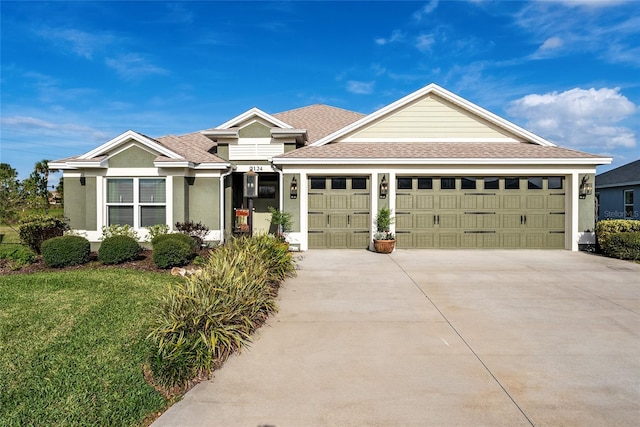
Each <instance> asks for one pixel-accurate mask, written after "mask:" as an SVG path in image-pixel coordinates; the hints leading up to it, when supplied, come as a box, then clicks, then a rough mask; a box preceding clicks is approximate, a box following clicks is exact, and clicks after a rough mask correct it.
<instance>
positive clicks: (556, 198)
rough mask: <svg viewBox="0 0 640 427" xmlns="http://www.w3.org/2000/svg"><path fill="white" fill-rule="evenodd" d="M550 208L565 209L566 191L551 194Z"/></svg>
mask: <svg viewBox="0 0 640 427" xmlns="http://www.w3.org/2000/svg"><path fill="white" fill-rule="evenodd" d="M548 200H549V202H548V203H549V205H548V208H549V209H564V193H553V194H550V195H549V198H548Z"/></svg>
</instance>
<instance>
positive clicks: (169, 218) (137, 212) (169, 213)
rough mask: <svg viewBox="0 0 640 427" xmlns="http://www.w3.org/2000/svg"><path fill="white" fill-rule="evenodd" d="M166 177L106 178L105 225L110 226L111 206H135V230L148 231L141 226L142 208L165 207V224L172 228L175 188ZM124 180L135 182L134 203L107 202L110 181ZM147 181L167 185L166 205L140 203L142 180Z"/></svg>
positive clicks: (103, 193) (104, 192)
mask: <svg viewBox="0 0 640 427" xmlns="http://www.w3.org/2000/svg"><path fill="white" fill-rule="evenodd" d="M167 178H168V177H166V176H154V177H151V176H149V177H130V176H117V177H116V176H110V177H106V178H104V184H103V186H102V188H103V192H102V197H101V198H102V200H103V201H104V203H103V206H104V208H103V221H102V222H103V224H104V225H105V226H109V206H133V224H134V226H133V229H134V230H146V227H142V226H140V208H141V207H143V206H164V207H165V223H166V224H168V225H169V227H170V228H171V224H173V215H172V211H173V209H172V207H171V203H170V202H171V200H172V199H173V191H172V190H173V188H172V187H171V184H170V183H171V181H172V180H170V179H167ZM122 179H131V180H133V202H130V203H124V202H123V203H114V202H107V197H108V191H107V183H108V181H109V180H122ZM147 179H162V180H164V183H165V202H164V203H148V202H144V203H141V202H140V180H147Z"/></svg>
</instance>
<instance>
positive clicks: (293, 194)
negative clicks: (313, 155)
mask: <svg viewBox="0 0 640 427" xmlns="http://www.w3.org/2000/svg"><path fill="white" fill-rule="evenodd" d="M289 197H290V198H292V199H297V198H298V180H297V179H296V177H295V176H294V177H293V179H292V180H291V188H290V189H289Z"/></svg>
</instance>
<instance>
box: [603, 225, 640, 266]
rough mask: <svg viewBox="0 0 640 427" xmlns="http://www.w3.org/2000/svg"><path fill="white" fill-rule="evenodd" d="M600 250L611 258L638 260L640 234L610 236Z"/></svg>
mask: <svg viewBox="0 0 640 427" xmlns="http://www.w3.org/2000/svg"><path fill="white" fill-rule="evenodd" d="M602 250H603V251H604V253H605V254H606V255H607V256H610V257H612V258H619V259H630V260H634V261H635V260H640V232H623V233H615V234H612V235H610V236H609V238H608V239H607V240H606V243H605V245H604V246H603V247H602Z"/></svg>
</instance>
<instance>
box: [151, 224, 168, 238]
mask: <svg viewBox="0 0 640 427" xmlns="http://www.w3.org/2000/svg"><path fill="white" fill-rule="evenodd" d="M147 231H148V232H149V234H148V235H147V240H146V241H147V242H152V241H153V239H154V238H156V237H158V236H162V235H165V234H169V226H168V225H167V224H156V225H152V226H151V227H147Z"/></svg>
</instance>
